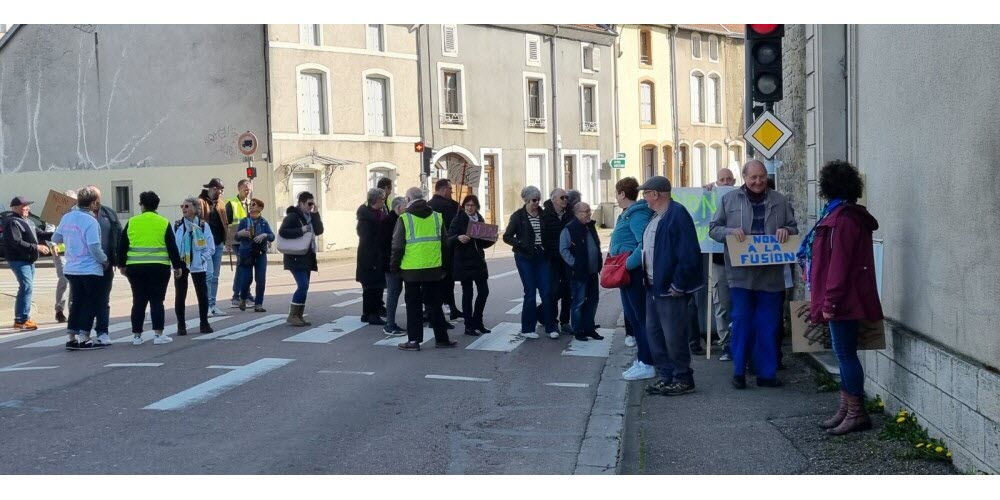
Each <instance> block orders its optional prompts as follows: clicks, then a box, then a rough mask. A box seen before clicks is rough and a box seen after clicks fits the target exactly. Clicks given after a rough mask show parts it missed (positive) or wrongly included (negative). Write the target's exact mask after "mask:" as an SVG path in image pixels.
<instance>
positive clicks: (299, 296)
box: [292, 269, 312, 306]
mask: <svg viewBox="0 0 1000 500" xmlns="http://www.w3.org/2000/svg"><path fill="white" fill-rule="evenodd" d="M311 273H312V271H310V270H308V269H305V270H299V271H292V277H293V278H295V293H293V294H292V304H296V305H300V306H301V305H305V303H306V296H307V295H309V278H310V274H311Z"/></svg>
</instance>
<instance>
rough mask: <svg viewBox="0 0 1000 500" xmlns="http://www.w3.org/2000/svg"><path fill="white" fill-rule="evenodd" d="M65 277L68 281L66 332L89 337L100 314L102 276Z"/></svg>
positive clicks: (68, 275)
mask: <svg viewBox="0 0 1000 500" xmlns="http://www.w3.org/2000/svg"><path fill="white" fill-rule="evenodd" d="M65 276H66V279H67V280H69V294H70V295H69V299H70V300H69V318H68V319H67V321H66V327H67V330H69V331H71V332H77V333H82V334H84V335H90V330H91V328H92V327H93V326H94V320H95V319H97V315H98V314H99V313H100V308H101V297H103V294H102V293H101V289H102V288H103V287H104V276H94V275H74V274H67V275H65Z"/></svg>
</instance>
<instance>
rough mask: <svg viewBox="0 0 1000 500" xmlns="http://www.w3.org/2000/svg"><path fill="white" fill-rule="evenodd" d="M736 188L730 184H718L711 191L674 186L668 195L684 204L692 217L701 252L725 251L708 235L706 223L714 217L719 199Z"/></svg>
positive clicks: (720, 244)
mask: <svg viewBox="0 0 1000 500" xmlns="http://www.w3.org/2000/svg"><path fill="white" fill-rule="evenodd" d="M734 189H736V188H735V187H732V186H718V187H716V188H715V189H712V190H711V191H709V190H707V189H705V188H700V187H697V188H674V189H673V190H671V191H670V197H671V198H673V200H674V201H676V202H677V203H680V204H681V205H684V208H686V209H687V211H688V213H690V214H691V218H692V219H694V229H695V231H696V232H697V233H698V244H699V245H700V246H701V253H722V252H724V251H725V249H724V247H723V246H722V243H719V242H718V241H715V240H713V239H712V238H710V237H709V236H708V225H709V224H710V223H711V222H712V219H714V218H715V212H716V210H717V209H718V207H719V200H721V199H722V196H723V195H725V194H726V193H728V192H730V191H732V190H734Z"/></svg>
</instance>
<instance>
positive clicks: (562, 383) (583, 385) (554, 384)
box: [545, 382, 590, 389]
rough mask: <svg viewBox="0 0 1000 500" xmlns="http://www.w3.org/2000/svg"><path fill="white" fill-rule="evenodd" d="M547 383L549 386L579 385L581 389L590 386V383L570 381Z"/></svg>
mask: <svg viewBox="0 0 1000 500" xmlns="http://www.w3.org/2000/svg"><path fill="white" fill-rule="evenodd" d="M545 385H547V386H549V387H578V388H581V389H583V388H587V387H590V384H574V383H570V382H549V383H547V384H545Z"/></svg>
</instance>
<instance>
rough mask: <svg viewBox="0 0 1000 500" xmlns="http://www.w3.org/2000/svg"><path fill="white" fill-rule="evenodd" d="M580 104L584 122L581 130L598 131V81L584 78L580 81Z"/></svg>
mask: <svg viewBox="0 0 1000 500" xmlns="http://www.w3.org/2000/svg"><path fill="white" fill-rule="evenodd" d="M580 104H581V106H582V110H581V111H582V116H583V123H582V127H581V129H580V130H581V132H588V133H597V132H598V126H597V121H598V120H597V82H596V81H593V80H582V81H581V82H580Z"/></svg>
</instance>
